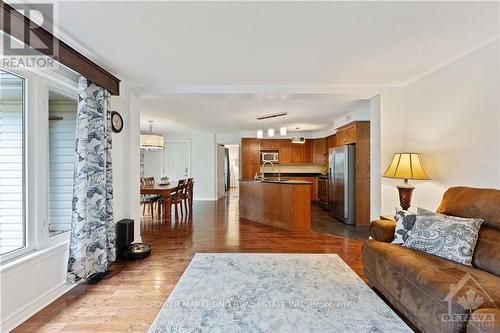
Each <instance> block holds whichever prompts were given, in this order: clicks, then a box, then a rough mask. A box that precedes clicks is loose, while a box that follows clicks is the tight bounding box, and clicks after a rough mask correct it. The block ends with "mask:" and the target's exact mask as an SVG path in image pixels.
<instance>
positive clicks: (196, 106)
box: [141, 94, 367, 132]
mask: <svg viewBox="0 0 500 333" xmlns="http://www.w3.org/2000/svg"><path fill="white" fill-rule="evenodd" d="M358 97H359V96H358V95H356V96H351V95H347V94H344V95H306V94H303V95H287V96H282V97H281V98H277V97H272V98H264V97H260V96H255V95H218V94H212V95H206V94H196V95H193V94H177V95H170V96H168V97H166V98H154V99H143V100H142V101H141V129H142V130H147V129H148V127H149V125H148V121H149V120H153V121H154V123H153V126H154V129H155V130H156V131H164V132H183V131H187V130H202V131H213V132H233V131H246V130H249V131H250V130H252V131H253V130H255V129H267V128H269V127H273V128H275V129H278V128H280V127H282V126H285V127H287V129H288V130H289V131H292V130H294V129H295V128H296V127H300V129H301V130H303V131H319V130H324V129H326V128H329V127H332V126H333V123H334V120H335V119H337V118H338V117H339V116H340V115H342V114H346V113H348V112H350V111H352V110H355V109H361V108H366V107H367V101H366V100H360V99H358ZM277 112H287V115H286V116H284V117H279V118H273V119H266V120H257V119H256V118H257V117H258V116H262V115H268V114H273V113H277Z"/></svg>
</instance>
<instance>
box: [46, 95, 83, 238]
mask: <svg viewBox="0 0 500 333" xmlns="http://www.w3.org/2000/svg"><path fill="white" fill-rule="evenodd" d="M76 111H77V102H76V100H74V99H71V98H68V97H66V96H65V95H63V94H60V93H57V92H54V91H49V186H48V187H49V188H48V193H49V195H48V199H49V200H48V205H49V207H48V221H49V235H50V237H52V236H55V235H58V234H61V233H63V232H65V231H68V230H70V229H71V206H72V200H73V170H74V155H75V154H74V147H75V128H76Z"/></svg>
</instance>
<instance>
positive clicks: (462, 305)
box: [441, 273, 498, 330]
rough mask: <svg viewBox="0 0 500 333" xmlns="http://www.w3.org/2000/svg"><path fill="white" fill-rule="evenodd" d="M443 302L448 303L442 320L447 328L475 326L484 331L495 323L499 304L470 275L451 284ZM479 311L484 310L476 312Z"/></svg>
mask: <svg viewBox="0 0 500 333" xmlns="http://www.w3.org/2000/svg"><path fill="white" fill-rule="evenodd" d="M443 301H444V302H446V303H448V311H447V313H444V314H442V315H441V320H442V322H443V323H444V324H445V325H447V326H454V327H461V328H466V327H470V326H474V327H476V328H478V329H481V330H482V329H486V328H489V327H492V325H493V324H494V323H495V310H496V309H498V307H497V304H495V302H494V300H493V299H492V298H491V297H490V295H488V293H487V292H486V290H484V288H483V287H481V285H480V284H479V283H478V282H477V281H476V279H474V277H473V276H472V275H471V274H470V273H466V274H465V275H464V276H463V277H462V278H461V279H460V281H458V282H457V283H452V284H450V291H449V293H448V294H447V295H446V297H445V298H444V299H443ZM478 309H483V310H482V311H479V312H476V310H478Z"/></svg>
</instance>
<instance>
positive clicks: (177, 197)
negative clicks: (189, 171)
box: [170, 179, 187, 220]
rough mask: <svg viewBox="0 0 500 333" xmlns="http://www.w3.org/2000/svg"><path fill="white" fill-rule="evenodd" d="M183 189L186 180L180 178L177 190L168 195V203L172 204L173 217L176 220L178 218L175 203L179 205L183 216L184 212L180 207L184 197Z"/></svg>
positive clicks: (184, 188)
mask: <svg viewBox="0 0 500 333" xmlns="http://www.w3.org/2000/svg"><path fill="white" fill-rule="evenodd" d="M185 190H186V180H185V179H181V180H179V183H178V184H177V190H176V191H175V192H174V193H172V194H171V195H170V204H171V205H174V210H175V219H176V220H178V219H179V211H178V208H177V205H179V206H180V209H181V215H182V216H184V212H183V209H182V200H183V198H184V192H185ZM186 213H187V212H186Z"/></svg>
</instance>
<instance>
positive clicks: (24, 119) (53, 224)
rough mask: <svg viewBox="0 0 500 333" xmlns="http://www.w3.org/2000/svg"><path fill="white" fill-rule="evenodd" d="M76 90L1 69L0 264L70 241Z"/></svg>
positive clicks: (52, 76)
mask: <svg viewBox="0 0 500 333" xmlns="http://www.w3.org/2000/svg"><path fill="white" fill-rule="evenodd" d="M77 89H78V86H77V82H76V81H75V78H73V77H68V76H62V75H58V74H57V73H45V72H44V73H34V72H31V71H25V70H21V69H16V70H15V71H6V70H4V69H2V68H0V265H1V264H4V263H7V262H9V261H11V260H17V259H19V258H21V257H22V256H24V255H26V254H28V253H32V252H34V251H38V250H42V249H45V248H49V247H52V246H57V245H59V244H61V243H63V242H67V241H69V233H68V232H67V231H69V230H70V229H71V215H72V214H71V210H72V209H71V208H72V199H73V168H74V167H73V165H74V145H75V143H74V142H75V129H76V115H77V96H78V92H77V91H78V90H77Z"/></svg>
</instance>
